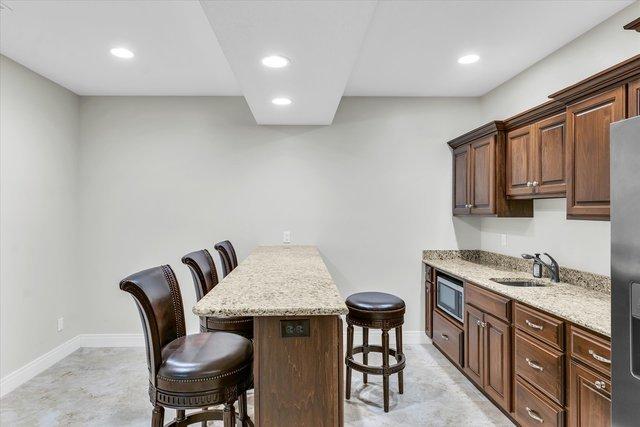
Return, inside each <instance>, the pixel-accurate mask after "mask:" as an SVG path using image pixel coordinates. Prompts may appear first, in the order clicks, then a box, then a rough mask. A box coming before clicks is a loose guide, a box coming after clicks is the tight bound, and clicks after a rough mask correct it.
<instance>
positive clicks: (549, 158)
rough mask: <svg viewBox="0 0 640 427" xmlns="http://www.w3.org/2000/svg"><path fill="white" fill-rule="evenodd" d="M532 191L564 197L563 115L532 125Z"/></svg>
mask: <svg viewBox="0 0 640 427" xmlns="http://www.w3.org/2000/svg"><path fill="white" fill-rule="evenodd" d="M534 134H535V136H534V138H533V139H534V141H535V142H534V145H535V146H534V150H535V155H534V156H533V158H534V174H533V189H534V191H535V193H536V194H541V195H552V194H553V195H558V196H564V194H565V192H566V189H567V184H566V179H565V148H566V147H565V134H566V132H565V114H564V113H562V114H558V115H557V116H553V117H549V118H548V119H545V120H541V121H540V122H538V123H536V124H535V125H534Z"/></svg>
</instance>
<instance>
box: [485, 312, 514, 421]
mask: <svg viewBox="0 0 640 427" xmlns="http://www.w3.org/2000/svg"><path fill="white" fill-rule="evenodd" d="M483 329H484V335H485V337H484V339H485V341H484V364H485V367H484V368H485V375H484V391H485V392H486V393H487V394H488V395H489V396H491V397H492V398H493V399H494V400H495V401H496V403H498V404H499V405H500V406H502V408H503V409H504V410H506V411H507V412H510V411H511V383H512V375H511V327H510V326H509V325H508V324H507V323H505V322H503V321H501V320H498V319H496V318H495V317H493V316H491V315H489V314H486V313H485V314H484V328H483Z"/></svg>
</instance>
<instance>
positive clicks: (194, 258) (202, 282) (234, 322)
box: [182, 249, 253, 339]
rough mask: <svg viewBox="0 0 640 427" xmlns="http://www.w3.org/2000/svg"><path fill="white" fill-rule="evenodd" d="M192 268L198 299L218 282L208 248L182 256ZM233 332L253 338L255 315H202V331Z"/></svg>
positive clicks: (184, 261) (183, 261) (184, 262)
mask: <svg viewBox="0 0 640 427" xmlns="http://www.w3.org/2000/svg"><path fill="white" fill-rule="evenodd" d="M182 263H183V264H186V265H187V266H188V267H189V269H190V270H191V275H192V276H193V284H194V285H195V287H196V296H197V298H198V300H200V299H202V297H204V296H205V295H206V294H207V293H208V292H209V291H210V290H211V289H213V288H214V287H215V286H216V285H217V284H218V273H217V270H216V265H215V263H214V262H213V258H212V257H211V254H210V253H209V251H208V250H206V249H202V250H200V251H195V252H191V253H189V254H186V255H185V256H183V257H182ZM215 331H223V332H231V333H234V334H238V335H242V336H243V337H245V338H249V339H253V317H204V316H202V317H200V332H215Z"/></svg>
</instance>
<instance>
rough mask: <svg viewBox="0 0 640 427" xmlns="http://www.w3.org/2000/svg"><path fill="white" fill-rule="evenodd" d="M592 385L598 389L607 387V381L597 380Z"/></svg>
mask: <svg viewBox="0 0 640 427" xmlns="http://www.w3.org/2000/svg"><path fill="white" fill-rule="evenodd" d="M593 385H595V386H596V388H597V389H598V390H606V389H607V383H605V382H604V381H600V380H597V381H596V382H594V383H593Z"/></svg>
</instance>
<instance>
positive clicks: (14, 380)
mask: <svg viewBox="0 0 640 427" xmlns="http://www.w3.org/2000/svg"><path fill="white" fill-rule="evenodd" d="M143 345H144V337H143V335H142V334H80V335H76V336H75V337H73V338H71V339H70V340H68V341H66V342H63V343H62V344H60V345H59V346H57V347H56V348H54V349H53V350H51V351H49V352H47V353H45V354H43V355H42V356H40V357H38V358H36V359H34V360H32V361H31V362H29V363H27V364H26V365H24V366H23V367H21V368H18V369H16V370H15V371H13V372H11V373H10V374H8V375H6V376H4V377H3V378H2V379H0V397H3V396H4V395H6V394H7V393H10V392H11V391H13V390H15V389H16V388H17V387H19V386H20V385H22V384H24V383H26V382H27V381H29V380H30V379H31V378H33V377H35V376H36V375H38V374H39V373H41V372H44V371H45V370H47V369H49V368H50V367H51V366H53V365H55V364H56V363H58V362H59V361H61V360H62V359H64V358H65V357H67V356H68V355H70V354H71V353H73V352H74V351H76V350H78V349H79V348H81V347H139V346H143Z"/></svg>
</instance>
